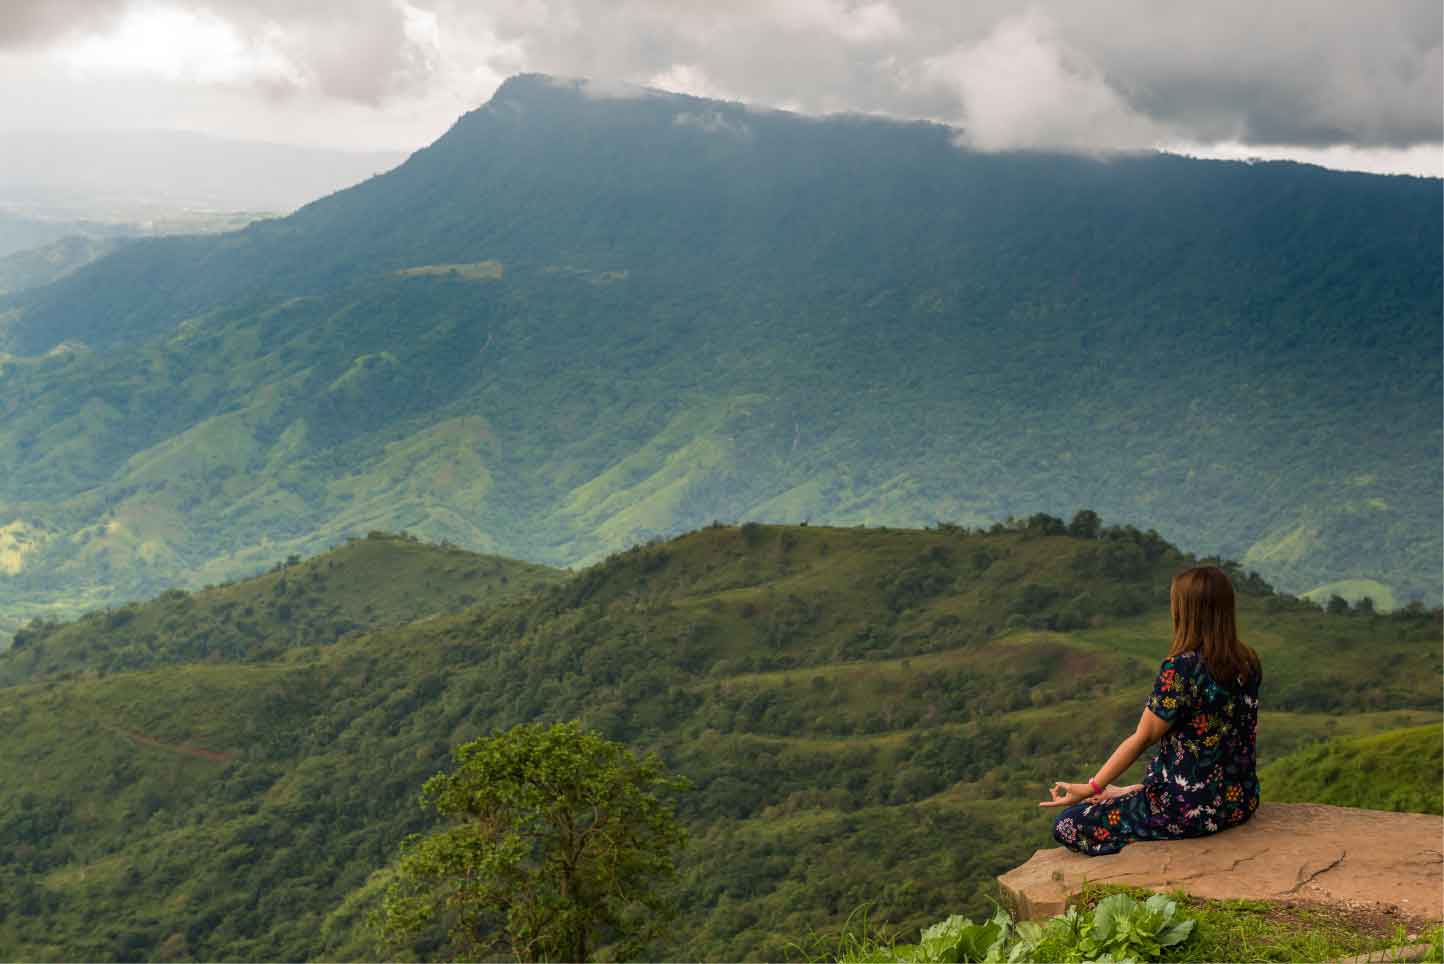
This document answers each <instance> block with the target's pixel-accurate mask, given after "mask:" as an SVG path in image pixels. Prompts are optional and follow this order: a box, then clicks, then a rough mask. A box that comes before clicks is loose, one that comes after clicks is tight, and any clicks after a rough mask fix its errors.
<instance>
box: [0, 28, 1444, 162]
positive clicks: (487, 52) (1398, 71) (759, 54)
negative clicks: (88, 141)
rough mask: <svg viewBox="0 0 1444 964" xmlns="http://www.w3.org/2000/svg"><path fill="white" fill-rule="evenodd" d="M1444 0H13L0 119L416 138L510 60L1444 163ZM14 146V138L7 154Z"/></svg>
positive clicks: (970, 117)
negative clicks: (1443, 54)
mask: <svg viewBox="0 0 1444 964" xmlns="http://www.w3.org/2000/svg"><path fill="white" fill-rule="evenodd" d="M1441 34H1444V23H1441V4H1440V2H1439V0H1370V2H1367V3H1365V2H1358V0H1343V2H1327V0H1209V2H1207V3H1200V2H1196V0H1195V2H1187V3H1185V2H1172V0H1163V2H1160V0H1110V2H1102V0H1059V2H1038V3H1031V4H1025V3H1005V2H994V0H966V2H963V0H862V2H856V0H504V2H480V0H473V2H469V3H468V2H462V0H178V2H167V0H0V89H3V90H4V91H5V96H4V98H3V100H0V130H24V129H57V128H63V129H74V128H115V127H140V128H168V129H184V130H198V131H205V132H209V133H214V134H224V135H228V136H233V137H242V138H247V139H254V140H269V141H277V142H284V143H299V144H311V145H324V146H334V147H349V148H357V149H402V150H408V151H409V150H414V149H416V148H418V147H421V146H423V145H425V144H427V143H429V142H431V141H432V140H434V139H435V138H436V137H438V136H439V135H440V134H442V133H443V132H444V131H445V130H446V128H447V127H449V126H450V125H451V124H452V122H453V121H455V119H456V118H457V116H458V115H460V114H461V113H462V112H464V111H466V110H469V109H471V108H473V107H476V106H478V105H479V104H481V103H484V102H485V101H486V100H487V98H489V97H490V96H491V93H492V91H493V90H494V89H495V88H496V86H497V85H498V84H499V83H500V82H501V81H502V80H504V79H505V78H506V77H508V76H510V75H511V74H514V73H518V72H522V71H542V72H545V73H552V74H560V75H565V76H572V77H577V76H580V77H590V78H594V79H598V80H603V81H626V82H631V83H639V84H645V85H649V86H654V87H660V88H664V89H669V90H679V91H685V92H687V93H693V94H699V95H703V96H714V97H720V98H725V99H729V100H744V101H749V102H752V103H757V104H763V105H768V106H773V107H781V108H786V109H791V110H799V111H804V112H808V113H824V112H832V111H863V112H875V113H884V114H891V115H895V116H901V117H925V118H931V119H934V120H939V121H943V122H946V123H949V124H953V125H955V126H957V127H959V128H960V129H961V131H962V141H963V142H964V143H965V144H967V145H969V146H971V147H974V148H978V149H982V150H997V149H1007V148H1020V147H1021V148H1028V147H1048V148H1059V147H1061V148H1069V149H1077V150H1082V151H1089V152H1097V151H1107V150H1111V149H1133V148H1147V147H1162V148H1166V149H1170V150H1179V151H1184V152H1188V153H1196V154H1201V155H1205V156H1224V157H1243V156H1250V155H1253V156H1261V157H1270V158H1272V157H1291V158H1298V159H1301V160H1307V161H1312V162H1314V163H1321V164H1326V165H1328V166H1331V167H1343V168H1351V169H1360V170H1377V171H1387V172H1400V173H1415V174H1429V175H1432V176H1436V177H1437V176H1440V175H1441V174H1444V147H1441V142H1444V57H1441ZM0 163H3V160H0Z"/></svg>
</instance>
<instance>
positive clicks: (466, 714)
mask: <svg viewBox="0 0 1444 964" xmlns="http://www.w3.org/2000/svg"><path fill="white" fill-rule="evenodd" d="M1061 529H1062V526H1061V523H1059V522H1058V520H1056V519H1054V520H1049V519H1046V518H1044V519H1037V520H1034V521H1032V522H1030V523H1028V524H1018V525H1014V526H998V527H996V529H993V528H990V529H989V531H986V532H977V531H966V530H961V529H959V528H957V527H940V528H936V529H931V530H927V531H921V530H898V529H881V528H857V527H854V528H835V527H824V526H816V525H808V526H771V525H759V524H756V523H749V524H744V525H741V526H725V525H717V526H710V527H707V528H704V529H701V530H698V531H695V532H691V533H688V534H686V535H683V536H680V537H678V538H675V539H672V540H669V541H666V542H659V543H656V544H653V545H650V546H637V547H635V548H633V549H630V550H627V551H625V552H622V553H617V554H615V555H613V556H611V557H609V558H607V559H606V560H604V561H603V562H600V563H598V564H596V565H594V566H591V567H588V568H586V569H584V570H581V571H579V572H576V573H572V574H569V575H567V576H566V577H565V578H562V577H561V576H560V575H559V574H555V573H545V572H537V571H536V570H535V568H534V567H529V566H526V565H525V564H518V563H511V562H507V561H505V560H495V559H484V558H480V557H475V556H470V555H468V554H466V553H464V552H460V551H459V550H456V549H454V548H442V547H431V546H425V545H419V544H417V543H415V542H412V541H409V540H405V539H402V538H396V537H381V536H378V537H375V538H370V539H362V540H357V541H355V542H352V543H349V544H347V545H345V546H341V547H339V548H337V549H334V550H332V552H330V553H328V554H326V555H322V556H320V557H317V558H315V559H310V560H304V561H302V560H297V561H292V562H291V563H290V564H288V565H285V566H283V567H282V568H281V569H279V570H277V571H276V572H269V573H265V574H262V575H260V576H258V577H256V578H255V579H252V580H247V581H243V582H238V583H235V584H232V585H230V586H224V587H217V588H214V589H211V590H206V591H202V592H199V593H195V594H186V593H179V592H174V591H172V592H168V593H166V594H164V595H162V596H161V597H159V598H157V599H155V600H152V601H150V602H147V603H144V604H141V605H137V606H134V607H127V608H126V609H118V610H113V611H112V612H111V613H108V614H107V613H99V614H95V615H93V616H90V617H87V618H86V619H85V620H82V621H81V622H79V623H75V624H70V625H66V626H62V627H52V628H50V629H48V630H46V632H44V633H43V634H41V638H38V639H30V638H27V639H26V641H25V642H24V644H23V645H22V646H20V648H18V649H16V650H13V651H11V652H10V653H7V654H0V670H3V677H0V678H3V680H4V681H5V682H7V683H8V684H9V685H6V686H5V687H4V689H3V695H4V699H3V700H0V727H3V730H4V732H5V734H6V739H5V740H3V741H0V767H3V770H4V772H5V773H7V774H16V775H20V776H19V777H18V778H17V779H11V780H7V781H4V782H3V783H0V887H3V889H4V893H5V894H6V900H5V901H4V902H0V957H4V958H6V959H17V960H18V959H25V960H40V959H59V960H190V959H200V960H221V959H227V960H229V959H244V960H313V959H327V960H366V959H372V958H373V956H374V954H375V953H376V952H375V949H374V947H373V946H372V945H371V943H370V940H369V935H368V932H367V931H366V929H365V926H364V921H365V916H366V913H367V911H368V910H369V909H370V908H372V907H374V906H375V902H376V900H377V898H378V896H379V893H380V892H381V890H382V889H384V885H385V883H386V881H387V874H388V868H389V866H390V865H391V862H392V861H393V860H394V859H395V857H396V855H397V848H398V845H399V843H400V841H401V839H403V837H404V836H405V835H406V834H407V833H411V832H419V831H424V830H426V829H428V828H429V827H430V826H431V824H430V822H429V821H430V818H429V816H428V815H427V813H426V812H425V811H423V810H422V809H421V808H420V807H419V806H418V805H417V795H418V793H419V791H420V787H421V784H422V783H423V782H424V781H425V779H426V778H427V777H429V776H431V775H432V774H433V773H435V772H437V771H438V770H441V769H443V768H444V767H446V766H448V765H449V764H448V753H449V749H450V748H451V747H453V746H455V745H457V744H459V743H461V742H464V741H466V740H469V739H471V738H473V737H476V736H479V735H483V734H486V733H490V732H494V731H496V730H499V729H505V728H507V727H510V726H511V725H513V724H515V723H519V722H524V721H530V720H546V721H551V720H560V719H571V718H580V719H582V720H583V722H584V723H586V724H587V725H588V726H593V727H597V728H599V729H601V730H602V731H603V732H605V733H606V734H607V735H608V736H609V737H611V738H613V739H619V740H623V741H626V742H627V743H628V745H629V746H631V747H633V748H635V749H637V750H656V751H657V752H658V753H659V754H661V755H662V757H663V759H664V760H665V761H666V763H667V765H668V766H669V768H670V769H672V770H674V771H675V772H678V773H680V774H682V775H684V776H687V777H688V778H689V779H691V781H692V782H693V785H694V789H693V790H692V791H690V792H688V793H687V794H685V795H684V796H683V797H682V798H681V800H680V801H679V807H680V809H679V813H680V814H681V815H682V816H683V818H684V819H685V820H686V822H687V825H688V827H689V830H690V832H691V837H692V843H691V845H690V847H689V849H688V851H687V853H686V854H685V855H684V856H683V859H682V861H681V868H682V880H681V888H680V891H679V900H680V906H681V911H682V914H681V917H680V918H679V919H678V921H677V922H676V924H675V925H674V927H673V929H672V931H671V934H670V936H669V938H668V940H667V942H666V943H665V945H664V946H661V947H659V948H658V949H657V956H658V958H659V959H671V960H754V959H766V960H779V959H782V958H784V957H786V956H787V955H788V943H789V942H791V941H800V940H802V939H804V938H806V937H807V936H808V935H809V934H812V933H814V932H815V933H817V934H822V935H826V934H830V933H835V932H836V931H837V929H838V928H840V927H842V925H843V923H844V921H845V919H846V918H847V916H848V914H849V913H850V912H851V911H853V910H854V909H856V908H857V907H859V906H861V905H863V904H864V903H868V902H871V903H870V904H869V919H870V920H872V921H873V922H874V923H882V922H887V923H890V924H892V925H895V926H897V927H899V928H903V929H913V930H915V929H916V928H917V927H918V926H921V925H923V924H927V923H931V922H933V921H934V920H936V919H937V918H939V917H940V916H943V915H945V914H947V913H954V912H957V913H965V914H969V915H971V916H972V917H973V918H975V919H976V918H977V917H979V916H980V915H983V914H985V913H986V912H987V911H988V910H989V909H990V905H989V904H988V897H989V895H992V894H994V893H995V891H994V889H993V888H994V879H993V878H994V876H995V875H996V874H997V873H999V872H1001V871H1002V870H1005V869H1007V868H1010V867H1013V866H1016V865H1017V864H1018V863H1021V862H1022V860H1023V859H1025V858H1026V857H1027V856H1028V855H1029V854H1031V853H1032V852H1033V850H1034V849H1036V848H1037V847H1041V846H1048V845H1049V843H1050V838H1049V833H1048V831H1049V826H1050V821H1049V819H1048V815H1047V814H1045V813H1042V812H1040V811H1039V810H1038V808H1037V805H1036V804H1037V801H1038V800H1039V799H1040V798H1042V797H1043V796H1044V795H1045V794H1044V788H1045V787H1046V786H1047V785H1048V783H1049V782H1050V781H1052V780H1056V779H1066V778H1067V775H1069V774H1080V773H1083V772H1084V771H1085V768H1087V767H1092V766H1097V765H1098V763H1100V762H1101V761H1102V759H1104V758H1105V756H1106V754H1107V753H1108V752H1110V751H1111V750H1112V749H1113V747H1114V746H1115V745H1116V743H1117V741H1118V740H1119V739H1121V738H1122V736H1124V735H1125V734H1127V733H1128V732H1131V729H1132V727H1133V726H1134V725H1135V724H1136V722H1137V719H1138V713H1139V711H1140V707H1141V706H1142V704H1143V702H1144V699H1145V697H1146V696H1147V691H1148V686H1149V685H1150V683H1151V679H1152V674H1153V673H1154V672H1156V669H1157V665H1158V663H1159V661H1160V660H1161V659H1162V657H1163V655H1164V653H1165V652H1166V648H1167V641H1168V639H1169V615H1168V604H1167V588H1168V583H1169V579H1170V578H1171V576H1172V574H1173V573H1174V572H1176V571H1177V570H1178V569H1179V568H1180V567H1182V566H1184V565H1188V564H1193V563H1196V562H1198V561H1199V560H1197V559H1195V558H1194V557H1193V556H1192V555H1190V554H1186V553H1183V552H1181V551H1180V550H1179V549H1177V548H1176V547H1174V546H1172V545H1170V544H1168V543H1166V542H1164V541H1162V540H1160V539H1158V538H1157V537H1156V536H1152V535H1149V534H1148V533H1144V532H1139V531H1138V530H1137V529H1136V528H1134V527H1132V526H1108V527H1105V528H1103V529H1102V530H1100V531H1096V532H1092V533H1088V534H1084V533H1083V532H1081V531H1080V533H1079V534H1078V535H1066V534H1060V530H1061ZM1222 564H1223V565H1224V566H1225V568H1227V569H1228V570H1229V571H1231V572H1232V573H1233V574H1234V581H1235V584H1236V586H1237V587H1238V591H1239V595H1238V609H1239V620H1240V628H1241V632H1242V633H1243V635H1244V638H1245V640H1246V641H1248V642H1249V643H1251V644H1252V645H1253V646H1254V647H1255V648H1256V649H1257V650H1258V651H1259V653H1260V655H1261V657H1262V659H1263V665H1264V674H1265V675H1264V684H1263V687H1262V689H1261V692H1260V698H1261V700H1262V701H1263V706H1262V713H1261V717H1260V719H1261V722H1260V727H1259V744H1258V748H1259V755H1260V759H1261V761H1262V762H1263V763H1264V764H1268V763H1270V762H1272V761H1275V760H1279V759H1283V758H1285V757H1286V756H1287V755H1288V754H1290V753H1291V752H1294V751H1300V750H1303V749H1304V748H1306V747H1308V746H1310V745H1311V744H1315V743H1317V742H1318V741H1320V740H1323V739H1325V738H1327V737H1338V738H1349V737H1355V736H1365V735H1369V734H1377V733H1383V732H1386V731H1391V730H1396V729H1398V728H1400V727H1411V726H1424V725H1425V724H1428V725H1430V726H1431V727H1433V728H1434V729H1435V731H1436V732H1437V727H1438V721H1439V687H1440V685H1441V681H1444V678H1441V673H1440V667H1439V660H1438V639H1439V633H1440V630H1441V623H1440V619H1441V616H1444V613H1441V612H1440V611H1437V610H1436V611H1434V612H1430V613H1425V612H1419V611H1416V610H1409V611H1400V612H1398V613H1395V614H1391V615H1387V616H1386V615H1381V614H1378V613H1365V612H1356V611H1350V612H1342V613H1341V612H1332V613H1330V612H1324V611H1321V610H1320V609H1319V608H1318V607H1316V606H1313V605H1312V604H1308V603H1304V602H1301V601H1299V600H1297V599H1294V598H1292V597H1288V596H1281V595H1277V594H1274V593H1272V592H1270V591H1269V590H1268V587H1267V586H1266V585H1264V584H1262V583H1261V582H1260V581H1258V580H1256V579H1251V578H1248V577H1246V576H1245V575H1244V574H1242V573H1241V572H1240V571H1239V567H1238V565H1237V563H1234V562H1229V561H1222ZM478 570H479V572H478ZM497 572H505V573H510V574H513V576H514V578H512V579H511V580H510V581H509V582H508V583H505V584H503V583H501V582H500V580H499V579H498V578H496V577H495V576H494V575H493V574H494V573H497ZM387 573H391V574H394V575H395V580H396V582H397V583H399V584H400V586H401V587H411V588H410V589H406V588H396V589H392V590H388V589H387V579H386V578H385V574H387ZM518 573H529V574H530V575H531V577H532V578H533V579H534V582H533V583H532V590H531V591H528V592H523V593H522V594H520V595H514V596H512V597H511V598H503V596H501V595H498V594H497V593H499V592H504V591H509V590H508V587H514V585H515V583H516V582H517V581H518V578H516V577H515V574H518ZM282 582H284V584H285V585H286V587H287V588H286V589H285V590H283V591H282V592H281V593H279V594H278V592H277V589H276V587H277V586H278V585H281V584H282ZM467 587H469V588H467ZM462 591H466V592H469V593H470V594H471V595H473V596H474V598H473V599H472V600H471V601H470V602H466V601H465V600H463V599H462V598H461V596H460V595H459V593H461V592H462ZM412 592H415V593H419V594H422V595H429V598H428V599H427V600H423V601H419V602H417V603H416V604H415V605H411V606H410V609H409V612H410V613H412V614H417V613H420V614H424V615H423V618H421V619H419V620H414V621H410V622H398V621H396V620H398V619H404V618H405V615H406V612H407V610H406V606H407V601H406V600H407V597H408V595H409V594H410V593H412ZM373 593H376V594H378V599H377V603H378V605H377V611H376V613H375V616H376V619H375V621H373V622H371V623H370V624H369V625H368V626H363V627H360V628H359V629H357V630H354V631H351V632H348V633H346V634H344V635H342V636H340V637H339V638H336V637H334V635H333V634H329V633H318V634H317V639H318V640H319V642H318V644H316V645H309V644H306V643H305V641H304V640H303V639H300V638H298V637H297V636H295V635H292V634H291V630H290V628H289V627H290V626H293V625H306V626H312V627H316V626H322V625H325V624H326V622H327V621H328V620H331V619H334V618H336V617H335V614H337V613H341V614H349V615H348V616H347V618H351V619H354V620H356V621H357V622H363V621H365V615H366V614H365V611H364V607H360V606H358V602H359V600H360V599H362V598H366V597H368V596H369V595H371V594H373ZM446 599H450V600H452V601H453V602H456V603H462V604H463V605H462V606H461V608H456V609H452V610H449V611H445V612H434V611H431V607H432V606H433V605H435V604H436V603H437V602H440V601H442V600H446ZM277 600H281V601H283V602H284V603H285V604H286V605H288V606H290V607H291V610H292V611H291V613H290V615H289V617H288V618H286V619H282V618H279V616H278V613H277V610H278V606H277V605H276V603H277ZM228 605H230V606H235V607H241V606H250V607H253V609H254V610H255V612H254V613H253V615H252V617H251V618H253V619H254V620H256V621H257V622H258V623H263V624H264V625H266V626H268V627H269V629H268V631H267V632H268V633H269V632H274V633H276V634H278V635H276V636H274V637H273V636H270V635H267V634H262V637H261V638H259V639H257V640H255V641H254V642H250V643H247V644H246V645H243V646H237V647H216V648H211V647H208V646H203V645H199V644H197V645H193V646H191V647H190V648H188V649H187V648H186V647H185V646H184V645H181V642H182V641H184V640H186V639H193V640H196V641H197V643H199V642H201V641H203V640H204V639H205V638H209V637H211V636H220V635H222V634H223V633H224V632H225V630H223V629H217V628H216V627H218V626H219V625H220V624H221V622H222V620H223V619H224V617H225V616H226V612H227V610H226V607H227V606H228ZM121 613H127V614H128V615H126V616H124V617H123V618H116V617H117V616H118V615H119V614H121ZM333 639H334V641H332V640H333ZM147 642H153V643H154V644H155V646H154V649H153V653H154V657H155V658H150V659H145V658H143V656H144V652H145V646H146V644H147ZM172 644H173V645H172ZM35 647H38V648H39V649H38V650H37V649H35ZM27 651H29V652H32V653H33V652H36V651H43V652H44V653H45V659H44V660H43V662H42V664H37V665H26V661H27V660H29V659H30V656H28V655H27ZM1354 759H1355V758H1349V759H1347V760H1346V759H1343V758H1340V759H1339V760H1338V761H1337V762H1338V764H1339V766H1340V770H1339V779H1340V781H1341V782H1344V783H1349V782H1357V781H1358V779H1361V778H1360V777H1359V775H1358V774H1357V773H1356V772H1355V770H1354V769H1353V767H1354V763H1353V762H1351V761H1352V760H1354ZM1142 766H1143V763H1140V764H1138V765H1137V767H1136V768H1135V769H1136V770H1138V771H1140V772H1141V768H1142ZM1431 766H1433V767H1434V769H1435V771H1436V772H1434V773H1432V774H1431V773H1430V772H1429V768H1430V767H1431ZM1389 768H1390V773H1391V776H1390V780H1391V781H1392V782H1393V783H1395V784H1398V785H1400V786H1416V785H1417V786H1426V785H1427V784H1428V782H1429V781H1430V780H1431V779H1432V781H1433V783H1434V785H1437V783H1438V776H1439V775H1438V773H1437V756H1436V757H1435V758H1434V759H1433V760H1432V761H1430V760H1429V759H1427V758H1418V759H1415V760H1413V761H1411V760H1410V759H1409V758H1407V757H1399V758H1397V759H1391V762H1390V764H1389ZM1270 772H1271V771H1270ZM1135 777H1136V774H1135V773H1130V774H1126V775H1125V778H1124V781H1123V782H1127V781H1129V780H1132V779H1134V778H1135ZM1268 785H1271V784H1266V786H1268Z"/></svg>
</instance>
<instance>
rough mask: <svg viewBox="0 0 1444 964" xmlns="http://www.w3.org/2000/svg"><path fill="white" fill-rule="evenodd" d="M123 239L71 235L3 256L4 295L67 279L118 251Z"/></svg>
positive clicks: (0, 264)
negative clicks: (67, 276)
mask: <svg viewBox="0 0 1444 964" xmlns="http://www.w3.org/2000/svg"><path fill="white" fill-rule="evenodd" d="M120 241H121V239H120V238H117V237H94V236H90V235H86V234H71V235H67V236H66V237H63V238H61V239H60V240H59V241H52V242H50V243H49V244H42V245H40V246H38V247H34V248H27V249H25V250H23V251H16V252H13V253H11V254H7V255H0V294H4V293H5V292H8V291H23V290H24V289H26V288H37V287H40V286H41V285H47V284H50V283H51V282H52V281H56V280H58V279H60V278H63V277H65V276H66V275H68V274H70V273H71V272H73V271H78V270H79V269H81V268H83V267H85V266H86V265H88V264H90V263H91V262H92V261H95V260H96V259H98V258H103V257H104V256H105V255H107V254H109V253H110V252H112V251H114V250H115V248H116V246H117V245H118V244H119V243H120Z"/></svg>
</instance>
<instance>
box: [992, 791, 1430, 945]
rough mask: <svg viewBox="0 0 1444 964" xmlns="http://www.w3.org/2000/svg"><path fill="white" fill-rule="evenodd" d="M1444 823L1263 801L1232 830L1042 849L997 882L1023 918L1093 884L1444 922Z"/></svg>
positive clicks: (1057, 906)
mask: <svg viewBox="0 0 1444 964" xmlns="http://www.w3.org/2000/svg"><path fill="white" fill-rule="evenodd" d="M1441 848H1444V818H1441V817H1437V816H1433V815H1431V814H1424V813H1389V812H1386V811H1382V810H1357V809H1354V808H1351V807H1330V806H1325V805H1323V804H1316V803H1265V804H1263V805H1262V806H1260V807H1259V809H1258V812H1257V813H1255V814H1254V816H1253V819H1252V820H1250V821H1249V822H1248V823H1245V824H1243V825H1242V826H1239V827H1233V828H1230V829H1228V830H1223V831H1220V832H1219V833H1216V834H1212V835H1210V836H1207V837H1192V838H1189V839H1186V840H1153V841H1136V842H1134V843H1130V844H1128V845H1127V846H1126V847H1124V848H1123V849H1122V850H1120V851H1119V852H1118V853H1116V854H1109V855H1108V856H1106V857H1086V856H1084V855H1083V854H1076V853H1073V852H1072V851H1070V850H1066V849H1064V848H1062V847H1055V848H1052V849H1049V850H1039V851H1038V852H1037V853H1035V854H1033V856H1032V858H1031V859H1029V860H1028V862H1027V863H1025V864H1023V865H1022V866H1021V867H1017V868H1015V869H1014V870H1010V871H1009V872H1008V873H1006V874H1003V875H1002V876H1001V877H999V878H998V883H999V884H1000V885H1001V886H1002V889H1003V897H1004V899H1005V900H1006V901H1007V902H1008V903H1009V904H1011V906H1012V910H1013V913H1014V915H1015V916H1016V917H1017V918H1018V919H1020V920H1037V919H1039V918H1044V917H1050V916H1052V915H1054V914H1061V913H1062V912H1063V911H1064V910H1065V909H1066V908H1067V905H1068V902H1069V901H1070V900H1071V899H1072V898H1073V897H1075V896H1076V895H1077V894H1078V892H1079V891H1080V890H1081V889H1082V885H1083V882H1084V880H1085V879H1086V880H1088V881H1090V882H1092V883H1110V884H1126V885H1128V886H1131V887H1146V888H1149V889H1151V890H1155V891H1171V890H1180V889H1181V890H1185V891H1187V892H1188V893H1189V894H1191V895H1193V896H1195V897H1202V898H1209V899H1214V900H1227V899H1248V900H1288V901H1294V902H1300V903H1311V904H1320V905H1324V906H1332V907H1348V908H1353V909H1360V908H1369V909H1372V910H1376V911H1379V912H1382V913H1387V914H1397V915H1399V916H1400V917H1401V918H1402V919H1408V920H1411V921H1418V922H1437V921H1439V920H1440V919H1441V918H1444V852H1441Z"/></svg>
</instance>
